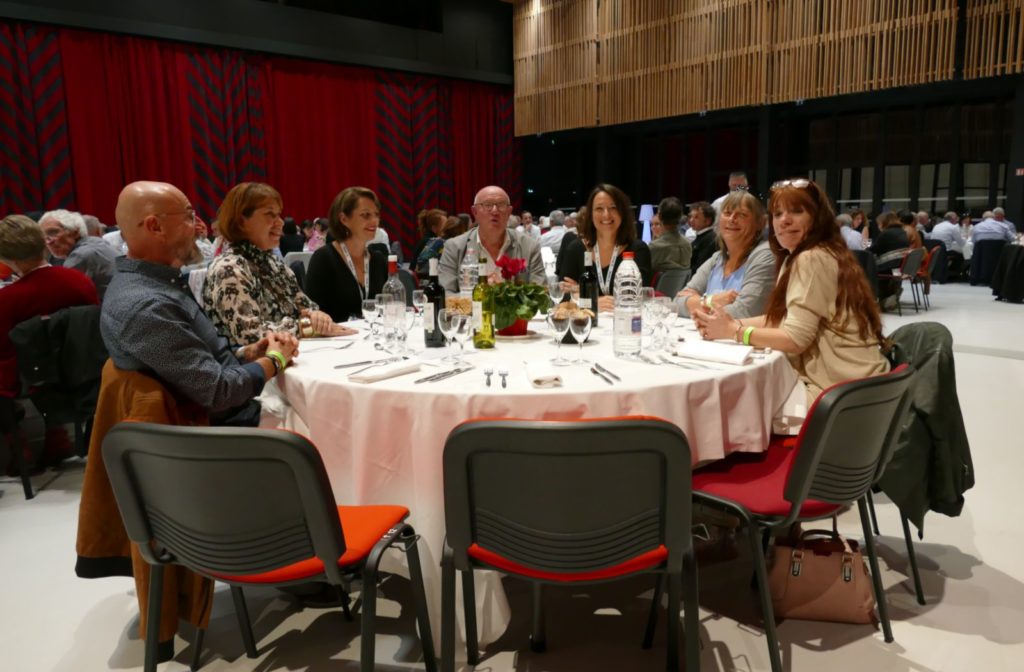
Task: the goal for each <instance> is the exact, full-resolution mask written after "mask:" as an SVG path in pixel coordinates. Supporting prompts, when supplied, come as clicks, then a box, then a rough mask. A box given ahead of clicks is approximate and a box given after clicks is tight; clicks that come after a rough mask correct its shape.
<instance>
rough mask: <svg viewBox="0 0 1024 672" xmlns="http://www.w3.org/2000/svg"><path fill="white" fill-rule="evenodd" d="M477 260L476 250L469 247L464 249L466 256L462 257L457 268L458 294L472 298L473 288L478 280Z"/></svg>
mask: <svg viewBox="0 0 1024 672" xmlns="http://www.w3.org/2000/svg"><path fill="white" fill-rule="evenodd" d="M479 263H480V262H479V260H478V257H477V252H476V248H475V247H473V246H472V245H470V246H469V247H467V248H466V255H465V256H464V257H462V264H461V265H460V266H459V294H462V295H463V296H472V294H473V288H474V287H476V283H477V282H478V281H479V280H480V269H479V268H478V266H477V265H478V264H479Z"/></svg>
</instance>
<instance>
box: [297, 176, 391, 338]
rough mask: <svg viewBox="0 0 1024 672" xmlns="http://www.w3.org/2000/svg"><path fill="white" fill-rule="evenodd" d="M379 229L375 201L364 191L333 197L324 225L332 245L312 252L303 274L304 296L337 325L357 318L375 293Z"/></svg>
mask: <svg viewBox="0 0 1024 672" xmlns="http://www.w3.org/2000/svg"><path fill="white" fill-rule="evenodd" d="M379 225H380V199H378V198H377V194H375V193H373V192H372V191H371V190H369V189H366V188H364V187H349V188H348V189H345V190H344V191H342V192H341V193H340V194H338V195H337V196H335V197H334V202H333V203H331V210H330V214H329V215H328V220H327V229H328V231H330V234H331V238H332V240H331V242H330V244H328V245H324V246H323V247H322V248H320V249H319V250H317V251H316V252H314V253H313V256H312V257H311V258H310V260H309V269H308V270H307V271H306V293H307V294H308V295H309V297H310V298H311V299H313V300H314V301H316V302H317V303H318V304H320V309H321V310H323V311H324V312H326V313H327V314H328V315H330V316H331V317H332V318H333V319H334V320H335V321H337V322H345V321H346V320H349V319H359V318H361V317H362V303H363V299H365V298H366V297H373V296H376V295H377V294H378V293H380V290H381V288H382V287H383V286H384V281H385V280H387V271H388V257H387V253H386V252H385V251H384V249H383V247H382V246H378V245H374V246H372V247H371V248H367V245H369V244H370V243H372V242H373V238H374V236H375V235H376V233H377V227H378V226H379Z"/></svg>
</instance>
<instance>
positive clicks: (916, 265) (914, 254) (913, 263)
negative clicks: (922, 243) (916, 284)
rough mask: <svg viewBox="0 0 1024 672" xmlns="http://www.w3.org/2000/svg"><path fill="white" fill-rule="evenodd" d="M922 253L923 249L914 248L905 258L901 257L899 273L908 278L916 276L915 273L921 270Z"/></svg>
mask: <svg viewBox="0 0 1024 672" xmlns="http://www.w3.org/2000/svg"><path fill="white" fill-rule="evenodd" d="M924 252H925V250H924V248H923V247H916V248H914V249H912V250H911V251H909V252H907V256H905V257H903V264H902V265H900V272H902V273H903V275H909V276H910V277H914V276H915V275H917V272H918V271H919V270H920V269H921V264H922V263H924Z"/></svg>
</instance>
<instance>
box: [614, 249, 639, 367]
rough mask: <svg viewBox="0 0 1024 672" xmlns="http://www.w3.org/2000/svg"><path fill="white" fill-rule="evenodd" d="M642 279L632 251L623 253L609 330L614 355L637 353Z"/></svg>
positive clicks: (617, 274) (625, 355)
mask: <svg viewBox="0 0 1024 672" xmlns="http://www.w3.org/2000/svg"><path fill="white" fill-rule="evenodd" d="M643 283H644V281H643V277H642V276H641V275H640V268H639V267H638V266H637V265H636V262H635V261H633V253H632V252H625V253H623V255H622V263H620V264H619V268H618V270H617V271H616V272H615V320H614V322H615V324H614V326H613V330H612V347H613V348H614V350H615V356H616V357H623V358H626V359H635V358H637V357H639V356H640V341H641V333H640V332H641V326H642V322H641V317H640V288H641V287H642V286H643Z"/></svg>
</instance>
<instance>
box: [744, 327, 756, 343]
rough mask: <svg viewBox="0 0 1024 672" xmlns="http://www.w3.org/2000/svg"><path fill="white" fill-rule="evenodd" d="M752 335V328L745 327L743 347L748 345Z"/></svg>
mask: <svg viewBox="0 0 1024 672" xmlns="http://www.w3.org/2000/svg"><path fill="white" fill-rule="evenodd" d="M753 333H754V328H753V327H747V328H746V329H744V330H743V345H750V335H751V334H753Z"/></svg>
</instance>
